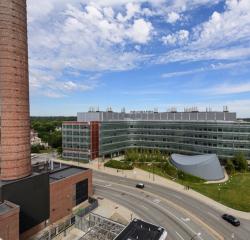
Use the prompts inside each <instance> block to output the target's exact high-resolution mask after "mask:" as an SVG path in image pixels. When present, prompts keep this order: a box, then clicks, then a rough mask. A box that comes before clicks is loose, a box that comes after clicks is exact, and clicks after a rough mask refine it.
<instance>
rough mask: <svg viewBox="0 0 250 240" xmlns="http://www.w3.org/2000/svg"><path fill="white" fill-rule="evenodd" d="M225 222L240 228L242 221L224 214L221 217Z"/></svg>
mask: <svg viewBox="0 0 250 240" xmlns="http://www.w3.org/2000/svg"><path fill="white" fill-rule="evenodd" d="M221 217H222V218H223V219H224V220H226V221H227V222H229V223H231V224H232V225H234V226H236V227H237V226H240V220H239V219H237V218H236V217H234V216H232V215H229V214H223V215H222V216H221Z"/></svg>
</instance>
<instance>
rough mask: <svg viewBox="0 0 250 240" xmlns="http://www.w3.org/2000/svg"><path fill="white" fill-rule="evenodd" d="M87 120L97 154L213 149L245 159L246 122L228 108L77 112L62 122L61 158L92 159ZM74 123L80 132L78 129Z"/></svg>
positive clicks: (249, 153)
mask: <svg viewBox="0 0 250 240" xmlns="http://www.w3.org/2000/svg"><path fill="white" fill-rule="evenodd" d="M92 122H95V123H96V125H98V126H99V137H98V139H99V147H98V148H95V151H98V153H97V152H95V155H96V156H99V157H105V156H110V155H113V156H115V155H118V154H120V153H121V152H124V151H125V150H126V149H130V148H144V149H159V150H161V151H163V152H169V153H181V154H187V155H192V154H211V153H214V154H217V155H218V156H219V158H220V159H228V158H231V157H233V156H234V154H235V153H236V152H239V151H241V152H243V153H244V155H245V156H246V157H247V158H248V159H250V123H249V122H244V121H239V120H237V118H236V113H232V112H228V111H223V112H209V111H207V112H198V111H195V112H192V111H191V112H177V111H175V112H143V111H142V112H130V113H125V112H121V113H118V112H111V111H109V112H85V113H78V116H77V121H76V122H70V123H68V122H65V123H63V132H62V133H63V157H64V158H67V159H73V160H77V161H89V160H90V159H93V152H92V151H93V150H92V149H93V148H92V146H91V144H92V142H93V140H92V134H91V127H90V126H91V123H92ZM80 125H81V126H82V127H83V126H84V132H82V130H78V126H80ZM83 146H84V147H83ZM83 152H84V154H82V153H83Z"/></svg>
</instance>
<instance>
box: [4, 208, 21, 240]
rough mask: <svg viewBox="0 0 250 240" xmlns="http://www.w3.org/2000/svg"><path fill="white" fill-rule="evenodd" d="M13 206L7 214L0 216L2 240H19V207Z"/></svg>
mask: <svg viewBox="0 0 250 240" xmlns="http://www.w3.org/2000/svg"><path fill="white" fill-rule="evenodd" d="M8 204H10V205H11V206H13V208H12V209H10V210H9V211H8V212H6V213H4V214H0V238H1V239H3V240H19V207H18V206H16V205H14V204H12V203H8Z"/></svg>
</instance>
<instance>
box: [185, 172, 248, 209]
mask: <svg viewBox="0 0 250 240" xmlns="http://www.w3.org/2000/svg"><path fill="white" fill-rule="evenodd" d="M189 185H190V187H191V188H193V189H194V190H196V191H197V192H200V193H202V194H204V195H206V196H208V197H210V198H212V199H214V200H216V201H218V202H220V203H222V204H224V205H226V206H228V207H231V208H234V209H237V210H241V211H245V212H250V173H241V174H240V173H239V174H235V175H233V176H232V177H231V178H230V180H229V181H227V182H226V183H222V184H220V185H219V184H201V183H189ZM219 189H220V190H219Z"/></svg>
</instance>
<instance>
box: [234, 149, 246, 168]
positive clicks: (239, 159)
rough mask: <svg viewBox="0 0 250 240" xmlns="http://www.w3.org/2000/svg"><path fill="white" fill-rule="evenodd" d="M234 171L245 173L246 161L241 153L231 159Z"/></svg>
mask: <svg viewBox="0 0 250 240" xmlns="http://www.w3.org/2000/svg"><path fill="white" fill-rule="evenodd" d="M233 165H234V167H235V170H237V171H240V172H245V171H246V170H247V160H246V158H245V156H244V154H243V153H242V152H238V153H236V154H235V155H234V157H233Z"/></svg>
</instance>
